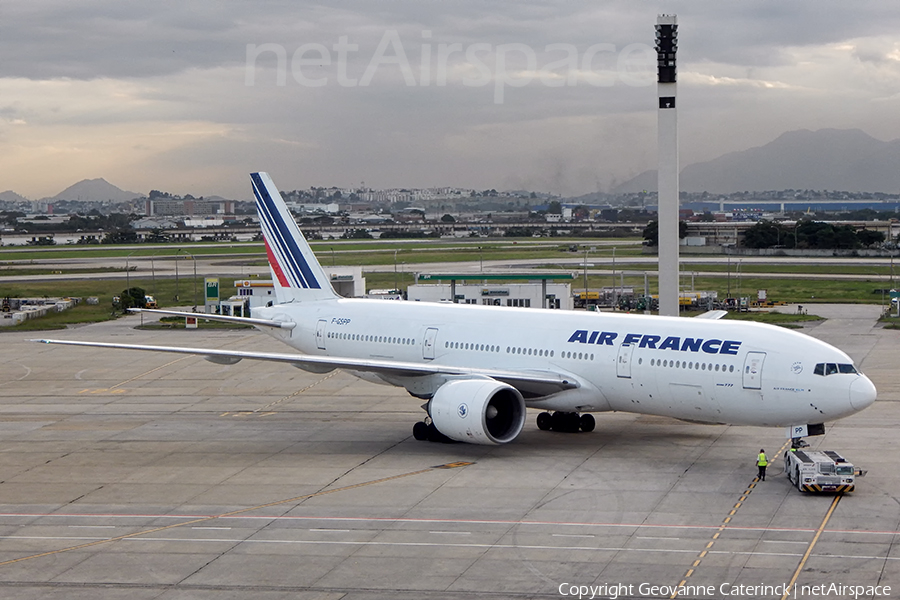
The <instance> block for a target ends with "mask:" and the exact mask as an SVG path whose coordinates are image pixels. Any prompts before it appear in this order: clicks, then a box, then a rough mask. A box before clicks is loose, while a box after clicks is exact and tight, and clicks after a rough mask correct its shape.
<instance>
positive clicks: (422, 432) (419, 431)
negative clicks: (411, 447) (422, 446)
mask: <svg viewBox="0 0 900 600" xmlns="http://www.w3.org/2000/svg"><path fill="white" fill-rule="evenodd" d="M413 437H414V438H416V439H417V440H419V441H420V442H424V441H425V440H427V439H428V425H426V424H425V422H424V421H419V422H418V423H416V424H415V425H413Z"/></svg>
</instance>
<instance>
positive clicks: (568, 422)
mask: <svg viewBox="0 0 900 600" xmlns="http://www.w3.org/2000/svg"><path fill="white" fill-rule="evenodd" d="M550 424H551V426H552V427H553V431H559V432H564V433H575V432H577V431H578V428H579V425H580V419H579V417H578V413H573V412H562V411H556V412H555V413H553V416H552V419H551V421H550Z"/></svg>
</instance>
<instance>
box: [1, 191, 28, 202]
mask: <svg viewBox="0 0 900 600" xmlns="http://www.w3.org/2000/svg"><path fill="white" fill-rule="evenodd" d="M0 201H2V202H28V198H26V197H25V196H22V195H19V194H17V193H15V192H14V191H12V190H6V191H5V192H0Z"/></svg>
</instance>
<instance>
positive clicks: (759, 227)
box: [743, 221, 787, 248]
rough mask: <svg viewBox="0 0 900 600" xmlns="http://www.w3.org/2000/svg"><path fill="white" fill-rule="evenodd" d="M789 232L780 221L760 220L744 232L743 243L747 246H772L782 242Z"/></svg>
mask: <svg viewBox="0 0 900 600" xmlns="http://www.w3.org/2000/svg"><path fill="white" fill-rule="evenodd" d="M785 236H787V233H786V232H785V231H784V229H783V228H782V227H781V225H779V224H778V223H772V222H771V221H759V222H757V223H756V224H755V225H753V226H752V227H750V228H748V229H747V231H745V232H744V240H743V245H744V246H745V247H747V248H771V247H773V246H778V245H780V244H781V240H782V239H783V238H784V237H785Z"/></svg>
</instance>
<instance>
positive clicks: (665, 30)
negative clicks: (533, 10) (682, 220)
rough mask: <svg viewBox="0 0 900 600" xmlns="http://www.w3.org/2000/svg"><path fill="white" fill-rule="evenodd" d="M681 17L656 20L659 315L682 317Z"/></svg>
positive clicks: (662, 17) (665, 17)
mask: <svg viewBox="0 0 900 600" xmlns="http://www.w3.org/2000/svg"><path fill="white" fill-rule="evenodd" d="M677 49H678V17H676V16H675V15H659V16H658V17H657V19H656V59H657V62H656V64H657V79H656V81H657V92H658V95H659V115H658V116H659V120H658V125H657V127H658V136H659V138H658V140H659V170H658V174H659V175H658V176H659V179H658V185H657V189H658V190H659V212H658V216H659V246H658V248H659V314H661V315H666V316H670V317H676V316H678V271H679V261H678V239H679V238H678V112H677V109H676V108H675V95H676V91H677V87H678V84H677V83H676V69H675V52H676V51H677Z"/></svg>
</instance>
